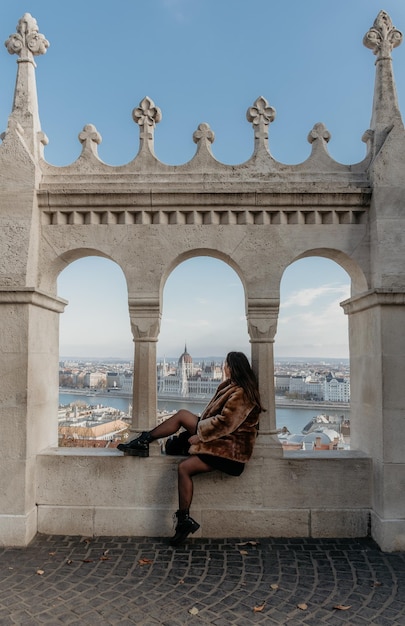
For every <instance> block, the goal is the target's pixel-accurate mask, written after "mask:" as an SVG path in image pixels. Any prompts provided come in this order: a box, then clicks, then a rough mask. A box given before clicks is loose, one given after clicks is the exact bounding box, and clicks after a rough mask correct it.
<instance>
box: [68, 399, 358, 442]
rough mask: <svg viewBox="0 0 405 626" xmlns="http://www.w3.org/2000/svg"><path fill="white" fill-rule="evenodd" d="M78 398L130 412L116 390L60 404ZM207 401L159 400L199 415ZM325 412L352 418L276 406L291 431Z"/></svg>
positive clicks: (280, 422) (342, 412) (166, 408)
mask: <svg viewBox="0 0 405 626" xmlns="http://www.w3.org/2000/svg"><path fill="white" fill-rule="evenodd" d="M78 400H80V401H82V402H85V403H86V404H89V405H90V406H99V405H104V406H106V407H107V406H110V407H113V408H114V409H119V410H120V411H124V412H125V413H128V409H129V405H130V398H123V397H122V396H116V395H114V392H112V393H107V394H105V395H100V394H97V396H93V395H84V394H80V395H78V394H73V393H62V392H61V393H60V394H59V404H61V405H66V404H70V403H71V402H77V401H78ZM205 405H206V402H202V403H199V402H189V401H182V400H176V401H174V400H159V401H158V409H159V410H160V411H169V412H171V411H175V410H178V409H188V410H189V411H192V412H193V413H196V414H197V415H198V414H199V413H201V412H202V411H203V410H204V407H205ZM322 412H325V413H327V414H328V415H344V416H345V418H346V419H349V418H350V409H347V408H346V407H345V408H344V409H340V408H338V409H335V408H334V409H328V410H326V409H322V407H321V406H318V405H317V404H314V406H313V407H307V408H298V407H276V422H277V428H282V427H283V426H286V427H287V428H288V430H289V431H290V433H300V432H301V431H302V429H303V428H304V426H306V424H307V423H308V422H309V421H310V419H312V418H313V417H314V416H315V415H319V413H322Z"/></svg>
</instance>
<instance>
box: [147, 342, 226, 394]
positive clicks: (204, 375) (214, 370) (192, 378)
mask: <svg viewBox="0 0 405 626" xmlns="http://www.w3.org/2000/svg"><path fill="white" fill-rule="evenodd" d="M222 380H223V362H222V363H214V362H210V363H205V362H204V361H203V362H202V363H199V364H194V362H193V359H192V357H191V356H190V354H189V353H188V352H187V346H185V348H184V352H183V354H182V355H181V356H180V358H179V360H178V363H177V364H176V363H167V362H166V360H165V359H163V361H162V362H160V363H159V364H158V366H157V392H158V396H159V397H160V398H193V399H198V398H207V397H211V396H213V395H214V393H215V392H216V390H217V388H218V385H219V384H220V382H221V381H222Z"/></svg>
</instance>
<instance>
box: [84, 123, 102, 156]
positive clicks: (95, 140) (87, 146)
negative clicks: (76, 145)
mask: <svg viewBox="0 0 405 626" xmlns="http://www.w3.org/2000/svg"><path fill="white" fill-rule="evenodd" d="M79 141H80V143H81V144H82V146H83V149H82V157H85V158H88V157H90V156H95V157H96V158H97V159H98V153H97V146H98V145H99V144H100V143H101V135H100V133H99V132H98V130H97V128H96V127H95V126H94V124H86V126H85V127H84V128H83V130H82V131H81V132H80V133H79Z"/></svg>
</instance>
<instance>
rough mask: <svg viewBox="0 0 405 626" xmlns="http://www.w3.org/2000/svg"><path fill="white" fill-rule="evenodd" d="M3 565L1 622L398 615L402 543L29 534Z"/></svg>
mask: <svg viewBox="0 0 405 626" xmlns="http://www.w3.org/2000/svg"><path fill="white" fill-rule="evenodd" d="M0 564H1V567H0V624H1V626H9V625H14V624H18V626H23V625H24V626H31V625H36V624H49V625H52V626H57V625H58V624H64V625H67V624H68V625H77V626H79V625H80V626H83V625H85V626H89V625H92V624H97V626H104V625H107V624H108V625H115V624H121V625H124V626H125V625H130V624H136V625H139V626H156V625H158V624H159V625H164V626H183V625H193V626H203V625H205V624H213V625H215V626H229V625H235V626H236V625H238V626H239V625H240V626H248V625H250V624H266V625H267V624H269V625H272V624H288V625H289V626H295V625H297V626H298V625H300V626H301V625H306V626H318V625H322V624H328V625H330V626H332V625H339V626H342V624H348V625H352V626H357V625H366V624H367V625H368V626H373V625H375V626H405V553H391V554H388V553H382V552H381V551H380V550H379V548H378V547H377V546H376V544H375V543H373V542H372V541H370V540H325V539H324V540H322V539H318V540H316V539H294V540H293V539H252V538H249V539H246V540H243V539H225V540H208V539H191V540H189V541H188V543H186V544H185V546H183V547H181V548H175V549H174V548H171V547H170V546H169V545H168V541H167V539H153V538H152V539H151V538H147V539H146V538H143V539H139V538H133V537H132V538H131V537H99V538H95V539H93V538H81V537H65V536H44V535H38V536H37V537H36V538H35V540H34V541H33V542H32V543H31V544H30V546H28V547H27V548H0Z"/></svg>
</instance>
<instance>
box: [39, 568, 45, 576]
mask: <svg viewBox="0 0 405 626" xmlns="http://www.w3.org/2000/svg"><path fill="white" fill-rule="evenodd" d="M37 574H38V576H42V574H45V572H44V570H43V569H37Z"/></svg>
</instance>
